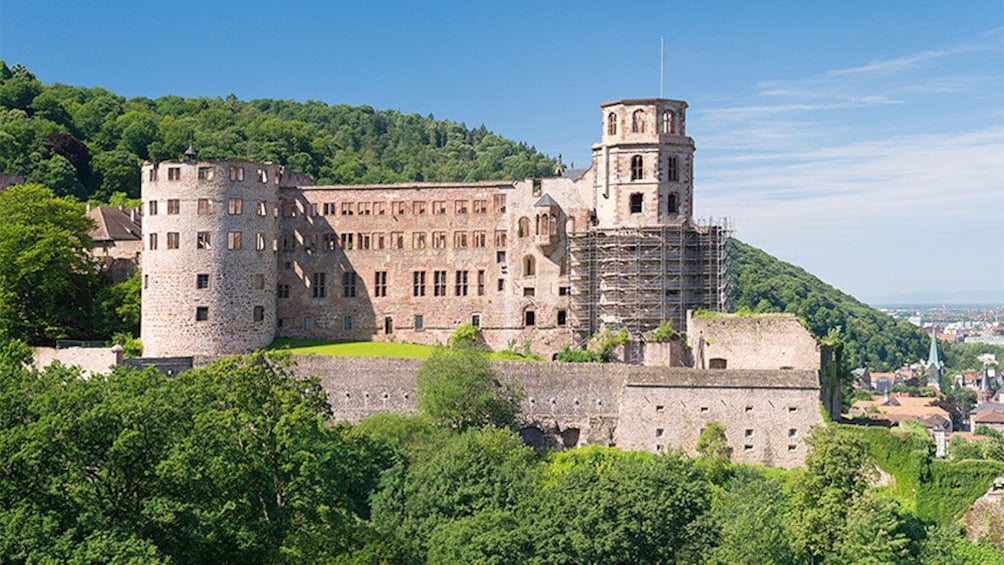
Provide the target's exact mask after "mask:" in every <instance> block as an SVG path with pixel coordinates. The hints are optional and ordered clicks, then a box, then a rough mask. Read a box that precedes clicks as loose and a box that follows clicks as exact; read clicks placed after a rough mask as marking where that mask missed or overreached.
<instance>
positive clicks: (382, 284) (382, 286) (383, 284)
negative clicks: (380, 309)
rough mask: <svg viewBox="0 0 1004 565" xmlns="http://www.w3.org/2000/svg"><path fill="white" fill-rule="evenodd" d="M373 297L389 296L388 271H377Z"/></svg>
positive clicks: (374, 279)
mask: <svg viewBox="0 0 1004 565" xmlns="http://www.w3.org/2000/svg"><path fill="white" fill-rule="evenodd" d="M373 296H381V297H383V296H387V271H377V272H376V273H374V276H373Z"/></svg>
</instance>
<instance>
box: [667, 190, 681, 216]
mask: <svg viewBox="0 0 1004 565" xmlns="http://www.w3.org/2000/svg"><path fill="white" fill-rule="evenodd" d="M679 210H680V208H679V206H678V205H677V203H676V195H675V194H670V195H669V197H667V198H666V213H668V214H676V213H678V212H679Z"/></svg>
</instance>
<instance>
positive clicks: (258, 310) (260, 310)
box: [253, 306, 265, 322]
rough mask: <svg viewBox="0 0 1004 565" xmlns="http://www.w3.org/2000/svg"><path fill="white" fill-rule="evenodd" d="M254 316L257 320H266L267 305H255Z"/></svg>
mask: <svg viewBox="0 0 1004 565" xmlns="http://www.w3.org/2000/svg"><path fill="white" fill-rule="evenodd" d="M253 318H254V321H256V322H261V321H262V320H264V319H265V307H264V306H255V307H254V316H253Z"/></svg>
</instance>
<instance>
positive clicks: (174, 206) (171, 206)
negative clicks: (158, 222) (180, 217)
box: [167, 198, 181, 215]
mask: <svg viewBox="0 0 1004 565" xmlns="http://www.w3.org/2000/svg"><path fill="white" fill-rule="evenodd" d="M180 212H181V201H180V200H178V199H177V198H171V199H168V201H167V213H168V214H174V215H177V214H179V213H180Z"/></svg>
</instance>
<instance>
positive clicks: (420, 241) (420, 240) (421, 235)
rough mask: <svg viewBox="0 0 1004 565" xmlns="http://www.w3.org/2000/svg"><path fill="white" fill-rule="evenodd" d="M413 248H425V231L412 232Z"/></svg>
mask: <svg viewBox="0 0 1004 565" xmlns="http://www.w3.org/2000/svg"><path fill="white" fill-rule="evenodd" d="M411 247H412V249H425V232H422V231H418V232H415V233H413V234H411Z"/></svg>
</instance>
